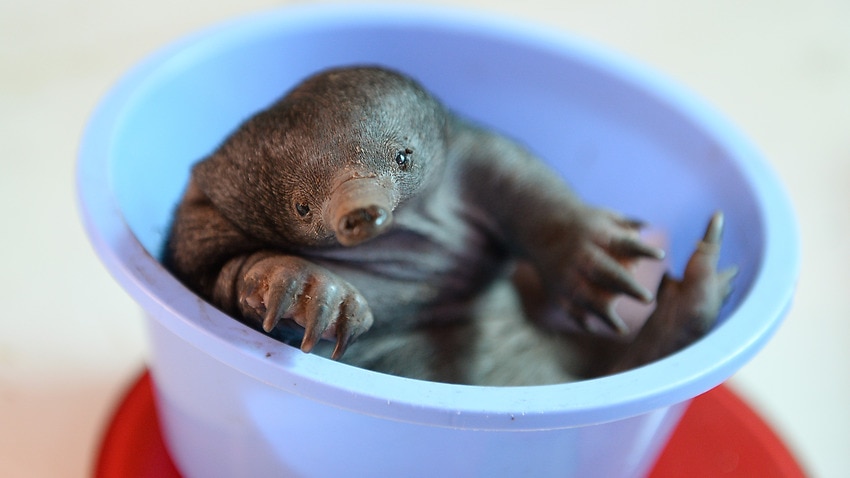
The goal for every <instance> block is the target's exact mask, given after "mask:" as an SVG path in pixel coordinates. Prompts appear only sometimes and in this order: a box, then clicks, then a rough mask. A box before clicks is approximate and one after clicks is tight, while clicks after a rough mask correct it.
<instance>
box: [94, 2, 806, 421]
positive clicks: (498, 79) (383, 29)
mask: <svg viewBox="0 0 850 478" xmlns="http://www.w3.org/2000/svg"><path fill="white" fill-rule="evenodd" d="M349 64H379V65H383V66H388V67H391V68H395V69H398V70H400V71H403V72H405V73H407V74H409V75H411V76H413V77H415V78H417V79H418V80H419V81H420V82H421V83H423V84H424V85H425V86H426V88H428V89H429V90H431V91H432V92H433V93H434V94H435V95H436V96H438V97H439V98H441V99H442V100H443V101H444V102H445V103H446V104H447V105H448V106H449V107H450V108H452V109H453V110H455V111H456V112H457V113H458V114H461V115H463V116H466V117H468V118H471V119H473V120H475V121H478V122H480V123H483V124H485V125H488V126H490V127H492V128H494V129H496V130H498V131H500V132H503V133H504V134H507V135H509V136H511V137H513V138H515V139H517V140H519V141H520V142H522V143H524V144H526V145H527V146H528V147H529V148H530V149H531V150H533V151H535V152H536V153H537V154H538V155H539V156H540V157H542V158H543V159H544V160H545V161H547V162H548V163H549V164H551V165H552V167H553V168H554V169H555V170H556V171H557V173H558V174H560V175H562V176H563V177H564V178H565V180H566V181H567V182H569V183H570V184H571V185H572V186H573V187H574V189H575V190H577V192H578V193H579V194H580V195H581V196H582V197H583V198H584V199H586V200H587V201H588V202H590V203H593V204H596V205H600V206H606V207H610V208H614V209H617V210H620V211H622V212H624V213H626V214H628V215H631V216H634V217H637V218H641V219H643V220H645V221H647V222H649V223H650V224H652V225H653V226H654V227H657V228H659V229H661V230H663V231H664V232H665V233H666V234H667V236H668V238H669V242H670V244H671V248H670V250H669V251H668V254H669V256H670V262H671V268H672V270H673V272H674V273H679V272H681V268H682V267H683V265H684V261H685V260H686V259H687V256H688V254H689V253H690V251H691V249H692V248H693V246H694V244H695V241H696V240H697V239H698V238H699V236H700V234H701V232H702V230H703V228H704V226H705V224H706V221H707V219H708V218H709V216H710V215H711V214H712V212H714V211H715V210H718V209H720V210H723V211H724V212H725V213H726V218H727V220H726V224H727V228H726V231H725V244H724V251H723V257H722V260H721V267H722V266H724V265H728V264H736V265H738V267H739V268H740V274H739V276H738V278H737V279H736V282H735V291H734V293H733V295H732V297H731V299H730V301H729V303H728V304H727V306H726V307H725V308H724V311H723V317H722V318H721V321H722V323H721V324H720V326H718V328H717V329H718V330H716V331H714V332H712V333H711V334H710V335H709V336H708V337H706V338H705V339H704V340H703V341H702V342H700V343H698V344H696V345H695V346H694V347H691V348H689V349H688V350H686V351H683V352H680V353H679V354H676V358H671V359H668V360H664V361H660V362H658V363H657V364H653V365H650V366H649V367H644V368H643V369H640V370H637V371H633V372H627V374H636V375H635V376H634V377H633V379H632V380H628V381H627V383H626V384H625V385H624V384H622V383H621V384H619V385H616V384H611V380H612V379H613V380H617V378H616V377H609V378H604V379H600V380H595V381H588V382H587V383H580V384H573V385H571V386H572V387H573V388H571V390H573V391H574V390H581V389H582V387H585V388H587V389H588V390H590V389H592V388H593V387H602V388H599V389H595V391H594V392H592V393H591V395H595V398H592V399H591V398H588V401H587V402H583V401H582V400H581V399H579V400H578V401H577V402H575V403H578V404H579V405H577V406H579V407H591V406H593V407H604V406H609V405H611V404H613V403H615V402H617V403H619V402H623V401H624V400H625V401H632V402H635V403H637V402H640V403H642V404H643V405H642V406H643V407H644V408H648V407H651V406H661V405H664V404H665V403H664V402H665V400H666V401H667V402H669V403H673V402H674V401H675V400H679V399H681V398H682V397H683V396H687V395H688V394H691V395H690V396H693V395H695V394H696V393H700V392H701V391H705V390H707V389H709V388H711V387H712V386H714V385H716V384H717V383H719V382H720V381H722V380H724V379H725V378H726V377H728V375H729V373H731V369H732V368H734V367H737V366H739V365H733V363H734V364H738V363H739V362H740V360H743V359H745V358H748V357H749V356H750V355H751V354H752V353H754V350H750V349H752V347H751V345H752V344H755V343H760V342H761V341H763V340H764V337H766V336H767V335H769V332H770V331H771V330H772V329H773V328H774V327H775V325H776V324H777V323H778V318H779V317H778V316H779V315H781V314H779V313H778V312H777V311H776V310H778V309H783V308H784V307H785V305H786V303H785V302H787V300H786V299H785V295H787V293H786V292H785V291H784V289H783V290H782V291H779V292H780V293H779V295H780V296H781V297H775V298H774V301H776V302H779V305H778V306H777V307H773V306H771V307H769V308H768V310H765V309H764V308H763V307H762V304H761V303H759V304H758V305H756V306H753V307H757V308H759V307H761V308H762V310H760V311H756V312H757V314H762V316H761V317H757V318H755V319H753V317H751V316H752V315H753V313H752V311H751V310H750V308H747V307H744V305H746V303H747V302H748V301H749V300H750V298H751V296H752V293H753V291H754V289H758V287H757V286H758V285H759V281H760V280H761V279H760V278H761V277H763V276H764V266H765V261H766V255H767V254H771V255H773V254H780V253H782V251H776V252H773V249H770V248H769V247H768V246H769V245H770V244H769V243H768V241H767V237H768V235H769V234H774V233H773V231H772V229H776V228H777V227H779V228H780V229H782V228H787V227H790V226H785V225H782V226H776V225H774V224H773V223H774V222H776V221H775V220H774V219H773V218H774V217H781V216H783V215H788V211H787V210H786V206H785V204H784V202H783V201H782V197H781V192H776V187H775V185H774V184H773V182H772V176H771V175H770V173H769V171H766V170H765V168H764V166H763V164H762V163H761V160H760V158H759V157H758V155H757V154H756V153H755V152H754V151H753V150H752V149H751V148H750V147H749V146H748V145H747V143H746V142H745V141H743V140H742V139H741V138H740V136H739V135H738V134H737V133H736V132H734V131H733V130H731V129H730V128H729V127H728V125H726V124H725V122H723V121H722V120H720V119H718V118H717V116H716V115H714V114H713V113H711V112H710V111H709V110H708V109H707V108H705V107H704V106H703V105H702V104H701V103H699V102H698V101H696V100H694V99H693V98H692V97H691V96H690V95H688V94H687V93H684V92H682V91H681V90H680V89H678V88H677V87H676V86H674V85H671V84H670V83H668V82H667V81H666V80H663V79H661V78H659V77H658V76H656V75H654V74H652V73H649V72H647V71H645V70H644V69H642V68H641V67H639V66H636V65H634V64H632V63H630V62H628V61H625V60H623V59H621V58H619V57H616V56H615V55H612V54H610V53H608V52H605V51H602V50H600V49H598V48H596V47H593V46H590V45H586V44H584V43H582V42H580V41H576V40H574V39H570V38H565V37H564V36H563V35H560V34H553V33H549V32H542V33H541V32H540V31H539V30H532V29H531V28H529V27H524V26H516V25H513V24H507V23H504V22H501V21H495V20H492V19H490V20H482V19H481V18H480V17H478V16H475V17H473V16H464V15H459V14H452V15H446V14H443V13H440V14H435V13H433V12H430V13H429V12H418V11H415V10H413V11H410V10H400V11H396V10H391V9H388V10H380V12H377V11H364V10H357V11H350V10H344V11H340V12H338V13H337V14H331V13H328V12H325V13H324V14H323V15H320V16H316V15H312V16H311V15H307V14H304V15H298V14H294V13H292V11H288V12H285V13H283V12H282V13H271V14H264V15H258V16H254V17H249V18H247V19H241V20H238V21H235V22H232V23H230V24H226V25H224V26H220V27H217V28H214V29H212V30H209V31H206V32H203V33H202V34H200V35H197V36H194V37H192V38H189V39H187V40H185V41H183V42H181V43H179V44H176V45H173V46H172V47H170V48H167V49H165V50H163V51H162V52H160V53H159V54H157V55H155V56H154V57H152V58H151V59H149V60H148V61H147V62H145V63H144V64H142V65H141V66H139V67H138V68H137V69H136V70H134V71H133V72H132V73H131V74H130V75H128V77H127V78H126V79H125V80H124V82H123V83H122V84H121V85H119V87H118V88H117V93H114V94H113V96H112V97H111V98H110V99H109V100H108V101H107V103H108V105H107V107H104V109H103V110H102V112H101V116H103V117H104V118H107V117H108V119H109V120H110V122H109V127H108V128H104V129H105V130H104V131H98V132H96V133H91V135H95V134H96V135H98V136H99V137H101V138H103V144H104V145H105V149H106V150H107V153H106V156H107V157H108V159H107V160H105V161H106V162H107V166H106V167H107V168H108V174H107V181H108V186H105V188H107V189H108V191H106V192H104V196H103V197H104V199H105V200H106V201H115V202H116V204H117V206H118V209H119V211H120V212H119V214H120V219H121V221H124V222H126V226H127V227H129V230H130V231H131V232H132V235H133V236H135V238H137V239H138V241H139V242H140V243H141V245H142V246H143V247H144V248H145V249H146V250H147V251H148V252H149V253H150V254H151V255H153V256H158V254H159V252H160V249H161V247H162V244H163V241H164V239H165V235H166V234H167V231H168V225H169V222H170V221H171V215H172V212H173V209H174V207H175V205H176V204H177V202H178V201H179V198H180V195H181V193H182V191H183V188H184V186H185V184H186V182H187V180H188V175H189V168H190V167H191V165H192V164H193V163H194V162H196V161H198V160H199V159H201V158H203V157H204V156H205V155H207V154H209V153H210V152H211V151H213V150H214V149H215V148H216V146H217V145H218V144H219V143H220V142H221V141H222V140H223V138H224V137H225V136H226V135H227V134H228V133H229V132H231V131H232V130H233V129H234V128H236V127H237V126H238V125H239V124H240V122H242V121H243V120H245V119H246V118H247V117H249V116H250V115H251V114H253V113H254V112H256V111H258V110H259V109H261V108H263V107H265V106H267V105H269V104H270V103H271V102H273V101H274V100H276V99H277V98H279V97H280V96H281V95H283V94H284V93H285V92H286V91H287V90H288V89H289V88H291V87H292V86H294V85H295V84H296V83H298V82H299V81H300V80H301V79H303V78H304V77H306V76H308V75H310V74H312V73H314V72H316V71H318V70H321V69H323V68H327V67H331V66H340V65H349ZM85 161H86V157H85V155H83V157H82V162H83V163H85ZM85 167H86V166H85V164H83V165H82V166H81V168H82V169H85ZM86 194H88V193H86ZM91 194H94V193H91ZM774 197H778V198H779V199H778V202H777V201H774V200H773V198H774ZM84 202H85V201H84ZM777 208H778V210H776V209H777ZM792 235H793V234H792ZM771 244H773V243H771ZM786 246H788V247H790V246H793V240H791V243H789V244H785V245H782V247H783V248H786V249H787V247H786ZM773 247H774V248H775V247H776V245H775V244H774V245H773ZM791 248H792V249H793V247H791ZM792 262H793V258H792ZM123 269H124V270H127V271H129V272H127V273H128V274H133V273H134V272H133V271H132V269H133V268H132V267H129V266H126V265H125V266H124V267H123ZM154 273H155V274H163V275H165V274H167V273H165V271H164V270H161V269H157V270H154ZM786 275H788V274H784V275H783V278H782V279H781V282H782V284H780V285H782V286H783V287H785V288H787V284H786V282H791V281H788V280H786V279H785V276H786ZM791 275H793V272H792V273H791ZM168 286H169V287H178V286H176V285H175V283H174V282H169V283H168ZM764 287H773V285H765V286H764ZM149 293H156V291H153V292H149ZM769 293H770V292H769V291H762V292H760V293H759V295H760V296H765V295H769ZM169 294H170V295H172V296H174V295H182V296H184V297H183V299H180V300H189V299H186V297H188V296H190V295H191V294H190V293H189V292H188V291H186V290H179V291H177V292H170V293H169ZM751 308H752V307H751ZM177 309H179V307H177ZM741 314H744V315H745V316H741V317H740V318H737V316H739V315H741ZM176 315H181V314H180V311H179V310H177V312H176ZM179 320H182V321H188V322H198V321H199V320H200V319H197V318H196V317H192V316H190V315H181V316H180V317H179ZM215 320H219V321H223V320H230V319H227V318H226V317H224V316H221V317H218V316H216V317H215ZM743 321H751V322H752V321H755V323H753V324H750V325H747V326H743V325H739V326H736V327H735V328H734V330H732V329H730V330H729V331H728V332H726V333H720V330H721V329H723V328H724V327H727V326H728V327H731V325H730V324H731V323H733V322H743ZM231 322H232V321H231ZM205 327H206V326H205ZM228 327H230V325H228ZM728 327H727V328H728ZM740 327H744V328H743V329H741V328H740ZM222 330H223V329H222ZM228 330H230V329H228ZM213 333H216V332H213ZM222 334H224V335H227V334H229V332H222ZM220 335H221V334H220ZM742 335H743V336H742ZM241 336H242V335H239V334H231V335H230V336H222V337H220V338H222V340H224V341H225V342H227V343H229V344H231V346H233V347H235V348H240V347H247V345H245V344H243V343H242V342H240V341H241V340H242V339H241V338H240V337H241ZM251 340H252V341H256V340H257V338H256V337H253V338H252V339H251ZM748 347H749V349H748ZM292 360H296V359H294V358H293V359H292ZM297 360H298V361H299V362H298V363H309V364H310V367H319V368H322V370H325V371H327V370H330V371H331V374H334V373H337V372H334V371H337V370H339V369H340V367H345V366H343V365H339V364H335V363H330V364H324V363H319V362H315V361H324V359H320V358H317V357H312V358H310V357H305V358H301V357H299V358H298V359H297ZM305 360H306V361H308V362H304V361H305ZM310 361H312V362H310ZM665 364H666V365H665ZM323 367H327V368H323ZM346 373H348V371H346ZM357 373H360V372H357ZM363 373H368V372H365V371H364V372H363ZM371 378H372V379H375V377H371ZM635 379H639V380H635ZM700 379H702V381H701V382H699V380H700ZM346 380H347V379H341V381H342V382H345V381H346ZM379 380H395V382H393V387H396V388H394V390H401V389H402V388H404V385H403V383H404V381H403V379H398V378H395V377H386V378H380V379H379ZM342 382H341V383H342ZM697 382H699V383H697ZM349 383H353V382H349ZM682 383H685V384H689V385H688V386H685V387H684V388H683V389H682V390H680V391H677V392H670V391H671V390H672V389H673V388H675V387H676V386H677V385H676V384H682ZM630 384H632V385H630ZM336 386H342V387H345V386H348V385H346V384H345V383H343V384H342V385H339V384H337V385H336ZM351 386H352V387H356V385H351ZM431 386H433V387H437V388H439V387H448V388H443V389H441V390H454V389H452V388H451V387H452V386H443V385H442V384H432V385H431ZM399 387H401V388H399ZM575 387H578V388H575ZM588 387H590V388H588ZM606 387H607V388H606ZM623 387H625V388H623ZM630 387H632V388H630ZM694 392H695V393H694ZM399 393H403V392H399ZM487 393H492V394H497V393H505V394H509V393H511V392H510V391H502V392H496V391H488V392H487ZM656 393H668V395H669V396H668V397H667V398H664V399H659V398H658V396H655V398H652V396H653V394H656ZM414 395H416V393H414V392H411V397H412V396H414ZM494 397H495V395H491V398H492V400H491V403H493V404H494V406H496V407H498V406H500V405H498V398H494ZM600 397H602V398H600ZM606 397H607V398H606ZM411 400H416V399H414V398H411ZM653 400H654V402H653ZM650 402H652V403H650ZM454 403H455V405H454V406H456V407H462V406H463V405H462V404H460V405H458V404H457V401H455V402H454ZM506 403H507V402H506ZM591 404H592V405H591ZM505 406H507V405H505ZM562 406H567V405H563V404H562ZM570 406H572V405H570ZM636 410H637V409H631V411H630V413H631V412H635V411H636Z"/></svg>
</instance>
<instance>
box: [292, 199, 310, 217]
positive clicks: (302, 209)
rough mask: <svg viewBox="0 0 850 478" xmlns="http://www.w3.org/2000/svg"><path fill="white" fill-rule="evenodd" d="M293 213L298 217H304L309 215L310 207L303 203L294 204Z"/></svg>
mask: <svg viewBox="0 0 850 478" xmlns="http://www.w3.org/2000/svg"><path fill="white" fill-rule="evenodd" d="M295 211H296V212H297V213H298V215H299V216H301V217H304V216H306V215H307V214H310V205H309V204H307V203H303V202H297V203H295Z"/></svg>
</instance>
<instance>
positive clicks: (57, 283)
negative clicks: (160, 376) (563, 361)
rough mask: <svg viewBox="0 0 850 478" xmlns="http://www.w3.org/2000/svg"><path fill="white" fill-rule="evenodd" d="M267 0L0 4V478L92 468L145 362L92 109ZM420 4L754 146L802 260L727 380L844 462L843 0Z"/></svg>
mask: <svg viewBox="0 0 850 478" xmlns="http://www.w3.org/2000/svg"><path fill="white" fill-rule="evenodd" d="M283 3H288V2H272V1H261V0H247V1H246V0H238V1H237V0H203V1H201V0H193V1H185V0H168V1H164V0H148V1H145V2H129V1H127V2H118V1H116V2H99V1H90V2H83V1H81V0H77V1H74V0H67V1H61V0H42V1H40V2H21V1H18V0H0V154H2V158H0V164H2V169H0V197H1V198H2V200H0V211H2V217H3V218H4V221H3V234H2V241H3V248H2V250H1V251H2V252H0V254H2V255H1V256H0V267H2V274H0V284H2V285H0V299H2V310H3V313H2V315H0V476H9V477H12V476H15V477H57V476H66V477H81V476H90V475H91V472H92V470H93V462H94V459H95V457H96V452H97V449H98V445H99V439H100V437H101V433H102V432H103V429H104V427H105V426H106V424H107V422H108V419H109V417H110V414H111V413H112V411H113V407H114V406H115V404H116V401H117V400H118V399H119V397H120V396H121V394H122V393H123V392H124V390H125V389H126V387H127V386H128V384H129V383H130V382H131V381H132V380H133V379H134V378H135V377H136V375H137V373H138V372H139V371H140V370H141V369H142V368H143V367H144V363H145V358H146V354H147V348H146V344H145V340H144V332H143V326H142V317H141V313H140V312H139V310H138V308H137V307H136V305H135V303H133V302H132V300H131V299H129V298H128V296H126V295H125V293H124V292H123V291H122V290H121V289H120V288H119V287H118V286H117V285H116V284H115V283H114V282H113V280H112V279H111V278H110V277H109V275H108V274H107V273H106V271H105V269H103V268H102V266H101V265H100V263H99V262H98V260H97V258H96V257H95V255H94V253H93V252H92V250H91V248H90V246H89V244H88V242H87V239H86V238H85V236H84V233H83V230H82V227H81V225H80V222H79V219H78V213H77V210H76V204H75V191H74V184H73V169H74V162H75V155H76V147H77V144H78V140H79V138H80V134H81V130H82V128H83V125H84V123H85V121H86V119H87V116H88V114H89V112H90V111H91V109H92V108H93V106H94V105H95V104H96V102H97V101H98V99H99V97H100V95H102V94H103V93H104V92H105V91H106V89H107V88H108V87H109V86H110V85H111V84H112V83H113V82H114V81H115V80H116V79H117V78H118V77H119V75H121V74H122V72H124V71H125V70H126V69H127V68H129V67H130V66H131V65H133V64H134V63H135V62H137V61H138V60H139V59H140V58H142V57H143V56H144V55H146V54H147V53H150V52H151V51H152V50H154V49H156V48H157V47H159V46H162V45H163V44H164V43H166V42H168V41H170V40H173V39H175V38H177V37H179V36H181V35H183V34H186V33H188V32H191V31H193V30H196V29H198V28H201V27H203V26H206V25H209V24H210V23H213V22H216V21H218V20H221V19H225V18H228V17H232V16H234V15H237V14H240V13H244V12H250V11H255V10H257V9H260V8H266V7H269V6H273V5H280V4H283ZM292 3H295V2H292ZM302 3H303V2H302ZM429 3H435V4H436V3H442V4H447V5H453V6H458V5H460V6H468V7H473V8H478V9H482V10H487V11H490V12H494V13H502V14H507V15H510V16H512V17H516V18H521V19H527V20H532V21H535V22H538V23H541V24H545V25H548V26H550V27H555V28H559V29H563V30H566V31H570V32H573V33H575V34H577V35H579V36H582V37H586V38H589V39H591V40H594V41H597V42H599V43H602V44H604V45H606V46H608V47H611V48H613V49H616V50H619V51H621V52H624V53H626V54H628V55H630V56H632V57H634V58H637V59H639V60H641V61H643V62H645V63H647V64H649V65H651V66H653V67H654V68H656V69H658V70H660V71H662V72H664V73H666V74H667V75H669V76H671V77H672V78H674V79H675V80H677V81H679V82H680V83H683V84H684V85H686V86H687V87H689V88H690V89H691V90H693V91H694V92H696V93H697V94H699V95H700V96H702V97H703V98H705V99H707V100H708V101H709V102H711V103H712V104H713V105H714V106H715V107H716V108H717V109H719V110H720V111H722V112H723V113H724V114H725V115H726V116H727V117H728V118H730V119H731V120H732V121H733V122H734V123H736V124H737V125H738V126H739V127H740V128H741V129H742V130H743V131H744V132H745V133H746V134H747V135H748V136H749V137H750V138H751V139H752V140H753V142H754V143H755V144H757V145H758V146H759V147H760V149H761V150H762V151H763V152H764V153H765V155H766V156H767V157H768V158H769V159H770V161H771V163H772V165H773V166H774V167H775V169H776V170H777V171H778V173H779V176H780V177H781V178H782V180H783V181H784V183H785V184H786V186H787V188H788V191H789V193H790V195H791V198H792V200H793V202H794V204H795V207H796V209H797V211H798V214H799V222H800V227H801V230H802V242H803V267H802V275H801V278H800V283H799V291H798V295H797V300H796V302H795V305H794V307H793V309H792V310H791V312H790V314H789V315H788V318H787V321H786V322H785V324H784V325H783V327H782V328H781V329H780V330H779V332H778V333H777V334H776V336H775V337H774V339H773V340H772V341H771V342H770V343H769V344H768V345H767V347H766V348H765V349H764V350H763V351H762V352H761V353H760V355H759V356H758V357H756V358H755V359H754V360H753V361H752V362H751V363H750V364H748V365H747V366H745V367H744V369H743V370H741V371H740V372H739V373H738V374H737V375H736V376H735V377H733V379H732V381H731V383H732V386H733V387H734V388H735V389H736V390H737V391H738V392H739V393H740V394H741V395H742V396H744V397H745V398H746V399H747V400H748V401H749V403H750V404H752V406H753V407H754V408H756V409H757V410H758V411H759V412H760V413H761V415H762V416H763V417H764V418H765V419H766V420H767V421H768V422H769V423H771V424H772V425H773V426H774V428H775V429H776V430H777V432H778V433H779V434H780V435H781V436H782V437H783V438H784V440H785V441H786V442H787V444H788V445H789V447H790V448H791V449H792V450H793V451H794V453H795V454H796V456H797V457H798V458H799V460H800V461H801V462H802V464H803V466H804V467H805V468H806V469H808V470H809V471H810V472H811V474H812V476H817V477H843V476H850V452H848V445H850V411H849V410H850V301H848V300H847V296H845V295H844V294H847V289H846V288H847V284H848V278H850V276H848V269H850V245H848V243H849V242H850V241H849V240H850V213H848V206H850V2H846V1H843V0H834V1H826V0H784V1H774V0H770V1H769V0H752V1H748V2H740V1H734V0H717V1H712V2H696V1H691V2H688V1H674V0H652V1H644V2H636V1H630V2H615V1H609V0H599V1H594V2H589V1H578V0H572V1H544V0H525V1H522V2H516V1H507V0H504V1H503V0H498V1H497V0H489V1H487V0H454V1H444V2H436V1H432V2H429Z"/></svg>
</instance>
